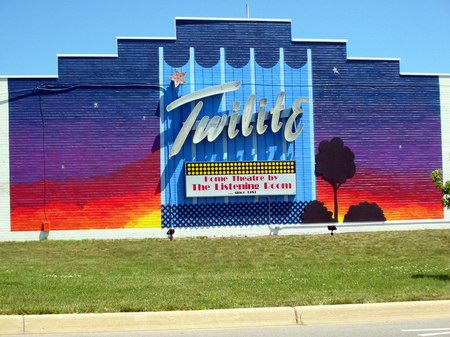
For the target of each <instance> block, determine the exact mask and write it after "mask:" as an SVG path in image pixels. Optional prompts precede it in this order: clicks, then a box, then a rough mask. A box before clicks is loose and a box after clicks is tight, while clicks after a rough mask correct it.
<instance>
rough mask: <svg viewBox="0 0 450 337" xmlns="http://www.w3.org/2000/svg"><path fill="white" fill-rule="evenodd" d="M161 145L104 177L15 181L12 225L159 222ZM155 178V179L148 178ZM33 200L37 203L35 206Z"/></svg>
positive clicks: (88, 226) (62, 226)
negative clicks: (19, 182) (140, 159)
mask: <svg viewBox="0 0 450 337" xmlns="http://www.w3.org/2000/svg"><path fill="white" fill-rule="evenodd" d="M157 172H159V151H158V152H155V153H153V154H152V155H150V156H148V157H147V158H145V159H144V160H142V161H139V162H136V163H134V164H130V165H128V166H126V167H124V168H123V169H120V170H118V171H116V172H114V173H111V174H109V175H106V176H103V177H95V178H88V179H78V180H75V179H70V180H67V181H51V180H50V181H47V182H46V186H45V189H46V194H47V196H46V200H45V202H46V205H45V209H44V205H43V204H42V203H41V205H39V206H37V205H36V202H35V200H43V193H44V182H43V181H39V182H36V183H31V184H20V185H13V186H12V190H11V196H12V200H13V201H14V202H13V207H12V224H13V226H12V230H16V231H17V230H40V229H41V226H42V222H43V221H44V220H45V219H47V220H48V221H50V226H51V229H52V230H66V229H106V228H151V227H154V228H160V227H161V199H160V193H159V186H157V185H155V183H154V179H153V178H154V174H155V173H157ZM152 182H153V183H152ZM36 206H37V207H36Z"/></svg>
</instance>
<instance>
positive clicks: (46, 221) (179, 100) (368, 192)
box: [1, 19, 444, 232]
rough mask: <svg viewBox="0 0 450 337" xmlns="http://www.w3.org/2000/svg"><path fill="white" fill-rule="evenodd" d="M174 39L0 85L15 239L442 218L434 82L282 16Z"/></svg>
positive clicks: (77, 60)
mask: <svg viewBox="0 0 450 337" xmlns="http://www.w3.org/2000/svg"><path fill="white" fill-rule="evenodd" d="M176 29H177V33H176V38H175V39H164V38H155V39H152V38H143V39H137V38H119V39H118V55H116V56H101V57H99V56H74V55H72V56H70V55H67V56H61V57H59V60H58V62H59V66H58V77H57V78H44V77H43V78H9V79H7V80H5V81H6V82H5V83H7V84H6V85H5V86H4V88H5V89H2V90H4V91H5V95H7V99H6V100H3V101H2V102H1V104H2V105H3V108H2V109H3V110H4V111H7V113H8V116H9V117H8V125H7V127H8V130H9V135H8V139H7V141H8V144H9V154H8V158H7V159H8V165H9V186H10V188H9V194H8V195H7V198H9V201H10V205H9V206H5V205H3V206H2V207H4V208H5V209H6V208H7V207H10V210H8V214H10V218H9V219H10V230H11V231H12V232H20V231H40V230H43V229H46V228H45V226H50V227H51V230H80V229H113V228H162V227H199V226H200V227H202V226H244V225H245V226H247V225H260V224H298V223H301V222H305V223H306V222H328V221H367V220H369V221H370V220H374V221H384V220H412V219H441V218H443V216H444V214H443V209H442V207H441V205H440V202H439V200H440V195H439V192H438V191H437V190H436V189H435V188H434V186H433V182H432V181H431V179H430V173H431V171H433V170H434V169H436V168H439V167H442V146H441V105H440V104H441V100H440V94H441V93H440V86H439V77H438V76H431V75H430V76H413V75H400V73H399V61H398V60H370V59H361V60H357V59H348V58H347V53H346V42H345V41H308V40H303V41H302V40H292V37H291V26H290V21H288V20H273V21H269V20H262V21H258V20H196V19H177V21H176ZM2 88H3V87H2ZM3 110H2V111H3ZM233 115H234V116H235V117H233ZM186 130H187V131H186ZM330 148H331V149H332V150H331V153H328V154H326V152H327V151H328V150H330ZM339 151H341V152H342V151H344V152H345V154H346V155H347V157H345V155H344V157H345V158H346V162H345V163H344V164H343V163H342V162H341V164H343V166H344V168H345V170H344V171H345V172H343V171H342V172H339V170H340V169H342V168H343V166H342V165H340V164H339V165H337V166H333V165H335V164H332V165H331V166H330V162H329V161H327V158H330V156H333V155H337V153H339ZM323 156H325V157H326V158H323ZM327 156H328V157H327ZM211 163H213V164H214V163H217V164H219V163H223V165H224V166H223V167H222V166H220V165H219V166H217V165H213V164H211ZM196 164H198V165H196ZM5 165H6V164H5ZM277 165H278V166H277ZM283 165H284V166H283ZM220 176H224V177H225V176H226V179H225V178H223V179H224V180H217V179H219V178H217V177H220ZM268 179H280V180H278V183H277V184H273V183H271V182H268ZM191 181H192V182H194V183H192V184H194V185H192V186H191V185H189V184H191ZM236 181H237V182H238V183H239V184H238V185H236V184H235V182H236ZM255 181H259V182H258V183H260V184H259V185H258V184H257V183H255ZM217 182H221V183H222V185H219V184H216V183H217ZM224 182H226V183H229V184H228V185H227V184H224ZM231 182H233V184H231ZM201 183H202V184H201ZM208 184H209V185H208ZM214 184H216V185H214ZM245 184H247V185H245ZM201 188H203V191H204V193H200V192H201V191H200V192H199V190H198V189H201ZM264 188H267V189H269V188H271V189H272V190H274V191H271V192H270V193H269V192H267V193H265V192H264V191H261V190H262V189H264ZM283 188H285V189H286V193H284V194H283V191H282V189H283ZM190 189H192V190H190ZM195 189H197V190H195ZM210 189H222V190H224V189H225V191H215V192H214V193H212V192H211V191H210ZM226 189H230V190H232V191H231V192H230V193H228V192H227V191H226ZM207 190H208V193H206V191H207ZM196 192H197V194H196ZM5 193H6V192H5ZM227 193H228V194H227ZM337 202H338V203H337ZM337 206H338V207H337ZM305 208H306V211H305ZM47 229H48V228H47Z"/></svg>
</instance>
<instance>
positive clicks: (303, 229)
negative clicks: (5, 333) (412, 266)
mask: <svg viewBox="0 0 450 337" xmlns="http://www.w3.org/2000/svg"><path fill="white" fill-rule="evenodd" d="M327 225H329V224H311V225H306V224H295V225H260V226H244V227H241V226H239V227H229V226H224V227H196V228H176V232H175V238H181V237H210V238H212V237H245V236H247V237H252V236H267V235H311V234H327V233H329V232H328V229H327ZM337 227H338V233H357V232H380V231H403V230H424V229H450V221H448V220H415V221H386V222H372V223H370V222H359V223H346V224H337ZM166 230H167V229H164V228H147V229H140V228H139V229H137V228H124V229H92V230H63V231H50V232H48V233H44V232H40V231H30V232H12V233H9V235H7V236H5V235H2V236H0V242H1V241H37V240H42V239H48V240H84V239H96V240H107V239H144V238H160V239H163V238H166Z"/></svg>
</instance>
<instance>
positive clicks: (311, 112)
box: [306, 49, 317, 200]
mask: <svg viewBox="0 0 450 337" xmlns="http://www.w3.org/2000/svg"><path fill="white" fill-rule="evenodd" d="M306 55H307V62H308V91H309V92H308V94H309V95H308V96H309V121H310V122H309V125H310V129H309V132H310V139H311V141H312V143H313V146H312V147H311V154H310V155H311V172H313V174H312V184H313V186H314V188H313V190H312V199H313V200H316V198H317V195H316V194H317V184H316V175H315V174H314V172H315V170H316V164H315V162H316V161H315V158H316V155H315V141H314V97H313V74H312V52H311V49H308V50H307V52H306Z"/></svg>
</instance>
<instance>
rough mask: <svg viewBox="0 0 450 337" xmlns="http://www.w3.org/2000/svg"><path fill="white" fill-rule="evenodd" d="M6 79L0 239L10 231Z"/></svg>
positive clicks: (0, 96) (0, 134)
mask: <svg viewBox="0 0 450 337" xmlns="http://www.w3.org/2000/svg"><path fill="white" fill-rule="evenodd" d="M8 99H9V94H8V80H7V79H0V240H2V239H3V238H4V237H5V236H6V237H8V236H9V233H10V232H11V204H10V200H11V199H10V189H9V184H10V181H9V178H10V176H9V102H8Z"/></svg>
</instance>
